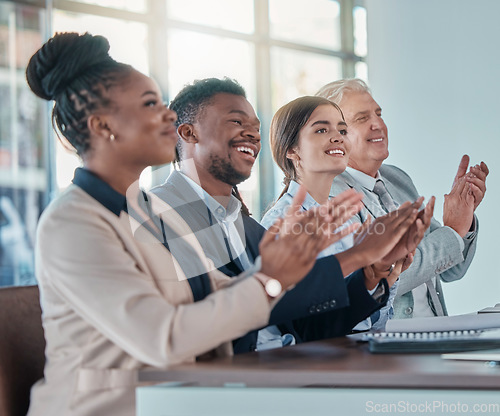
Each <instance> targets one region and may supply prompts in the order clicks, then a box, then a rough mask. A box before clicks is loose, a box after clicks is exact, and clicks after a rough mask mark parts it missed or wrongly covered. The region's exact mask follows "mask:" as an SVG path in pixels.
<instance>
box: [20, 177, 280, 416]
mask: <svg viewBox="0 0 500 416" xmlns="http://www.w3.org/2000/svg"><path fill="white" fill-rule="evenodd" d="M177 220H178V221H177ZM134 221H135V220H131V218H130V217H129V215H127V214H126V213H125V212H124V211H122V212H121V214H120V216H117V215H116V214H114V213H113V212H111V211H110V210H108V209H107V208H105V207H104V206H103V205H101V204H100V203H99V202H97V201H96V200H95V199H94V198H92V197H91V196H90V195H88V194H87V193H86V192H85V191H83V190H82V189H80V188H79V187H78V186H76V185H71V186H70V187H69V188H68V189H67V190H66V191H65V192H64V193H63V194H62V195H61V196H60V197H59V198H58V199H57V200H55V201H54V202H53V203H52V204H50V206H49V207H48V208H47V209H46V210H45V212H44V213H43V215H42V217H41V219H40V222H39V226H38V234H37V250H36V252H37V254H36V270H37V278H38V281H39V286H40V292H41V304H42V310H43V316H42V319H43V326H44V329H45V337H46V339H47V347H46V356H47V364H46V367H45V378H44V379H43V380H40V381H39V382H38V383H37V384H36V385H35V386H34V387H33V389H32V399H31V400H32V401H31V407H30V410H29V413H28V414H29V416H47V415H64V416H83V415H85V416H90V415H120V416H126V415H134V414H135V393H134V388H135V386H136V385H137V383H136V379H137V370H138V369H143V368H146V367H157V368H165V367H167V366H168V365H171V364H176V363H180V362H186V361H193V360H194V359H195V357H196V356H198V355H200V354H203V353H205V352H207V351H209V350H212V349H216V353H217V354H218V355H229V354H232V349H231V344H230V342H229V341H230V340H232V339H234V338H237V337H239V336H242V335H244V334H245V333H247V332H248V331H250V330H252V329H256V328H259V327H262V326H265V325H266V323H267V321H268V319H269V314H270V309H271V305H270V304H269V302H268V300H267V296H266V294H265V292H264V290H263V288H262V285H261V284H260V283H259V282H258V281H257V279H255V278H253V277H250V278H244V279H238V278H236V279H231V283H230V282H229V278H227V277H226V276H224V275H222V274H221V273H219V272H218V271H213V272H210V280H211V285H212V288H213V289H214V292H212V294H210V295H209V296H208V297H207V298H206V299H205V300H203V301H201V302H197V303H193V297H192V292H191V289H190V286H189V284H188V283H187V281H186V280H185V276H183V275H182V271H180V270H179V268H178V267H176V266H177V265H176V262H175V259H174V258H173V257H172V256H171V255H170V253H169V252H168V251H167V250H166V249H165V248H164V247H163V246H162V245H161V244H160V243H158V241H156V240H155V239H154V238H152V237H151V235H149V236H148V233H142V234H141V236H140V237H138V236H137V235H136V236H134V233H133V231H134V229H135V228H136V226H137V223H135V222H134ZM174 225H175V226H176V227H181V228H183V227H187V225H186V224H185V223H183V222H182V219H180V218H178V219H176V220H175V224H172V226H174ZM185 234H186V235H187V234H189V233H185ZM193 244H195V243H193ZM195 249H196V250H197V251H199V252H200V253H201V254H200V256H202V251H201V247H195ZM207 267H210V265H209V264H208V265H207ZM224 286H229V287H227V288H226V290H223V291H218V290H217V289H220V288H221V287H224Z"/></svg>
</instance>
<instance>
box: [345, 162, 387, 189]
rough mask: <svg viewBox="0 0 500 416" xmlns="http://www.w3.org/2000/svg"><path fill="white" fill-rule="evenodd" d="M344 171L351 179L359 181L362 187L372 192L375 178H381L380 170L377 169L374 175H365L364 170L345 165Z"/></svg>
mask: <svg viewBox="0 0 500 416" xmlns="http://www.w3.org/2000/svg"><path fill="white" fill-rule="evenodd" d="M346 172H347V173H348V174H349V175H351V176H352V177H353V179H354V180H355V181H356V182H357V183H359V184H360V185H361V186H363V187H364V188H366V189H368V190H369V191H372V192H373V188H374V187H375V182H377V179H380V180H382V178H381V177H380V172H379V171H377V175H376V176H375V177H373V176H370V175H367V174H366V173H364V172H361V171H360V170H356V169H354V168H351V167H350V166H347V168H346Z"/></svg>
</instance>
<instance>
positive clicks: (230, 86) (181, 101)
mask: <svg viewBox="0 0 500 416" xmlns="http://www.w3.org/2000/svg"><path fill="white" fill-rule="evenodd" d="M220 93H227V94H234V95H241V96H242V97H245V98H246V93H245V90H244V88H243V87H242V86H241V85H240V84H238V82H237V81H235V80H233V79H230V78H223V79H219V78H206V79H198V80H196V81H194V82H193V83H192V84H188V85H185V86H184V88H183V89H182V90H181V91H180V92H179V93H178V94H177V95H176V97H175V98H174V99H173V100H172V102H171V103H170V109H171V110H174V111H175V112H176V113H177V122H176V123H177V126H179V125H181V124H183V123H189V124H192V123H194V122H195V120H196V118H197V117H198V115H199V114H200V111H201V110H202V109H203V108H205V107H206V106H207V104H209V103H210V101H211V99H212V98H213V97H214V95H216V94H220Z"/></svg>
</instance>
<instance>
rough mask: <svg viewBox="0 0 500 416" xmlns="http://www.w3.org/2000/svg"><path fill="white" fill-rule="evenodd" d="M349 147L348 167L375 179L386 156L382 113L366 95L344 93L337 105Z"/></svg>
mask: <svg viewBox="0 0 500 416" xmlns="http://www.w3.org/2000/svg"><path fill="white" fill-rule="evenodd" d="M339 106H340V108H341V109H342V112H343V113H344V117H345V120H346V122H347V125H348V126H349V139H350V140H351V143H352V149H351V155H350V156H349V166H351V167H353V168H354V169H357V170H360V171H361V172H364V173H366V174H367V175H370V176H373V177H375V175H376V174H377V171H378V169H379V168H380V166H381V165H382V162H383V161H384V160H385V159H387V157H388V156H389V150H388V144H389V143H388V138H387V126H386V125H385V122H384V120H383V119H382V109H381V108H380V106H379V105H378V104H377V102H376V101H375V100H374V99H373V98H372V96H371V95H370V94H369V93H367V92H348V93H346V94H344V97H343V98H342V101H341V102H340V103H339Z"/></svg>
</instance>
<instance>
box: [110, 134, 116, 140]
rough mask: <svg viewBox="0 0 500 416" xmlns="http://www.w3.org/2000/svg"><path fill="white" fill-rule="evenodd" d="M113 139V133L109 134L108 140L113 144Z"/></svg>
mask: <svg viewBox="0 0 500 416" xmlns="http://www.w3.org/2000/svg"><path fill="white" fill-rule="evenodd" d="M115 138H116V137H115V135H114V134H113V133H111V134H110V135H109V140H111V141H112V142H114V141H115Z"/></svg>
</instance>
